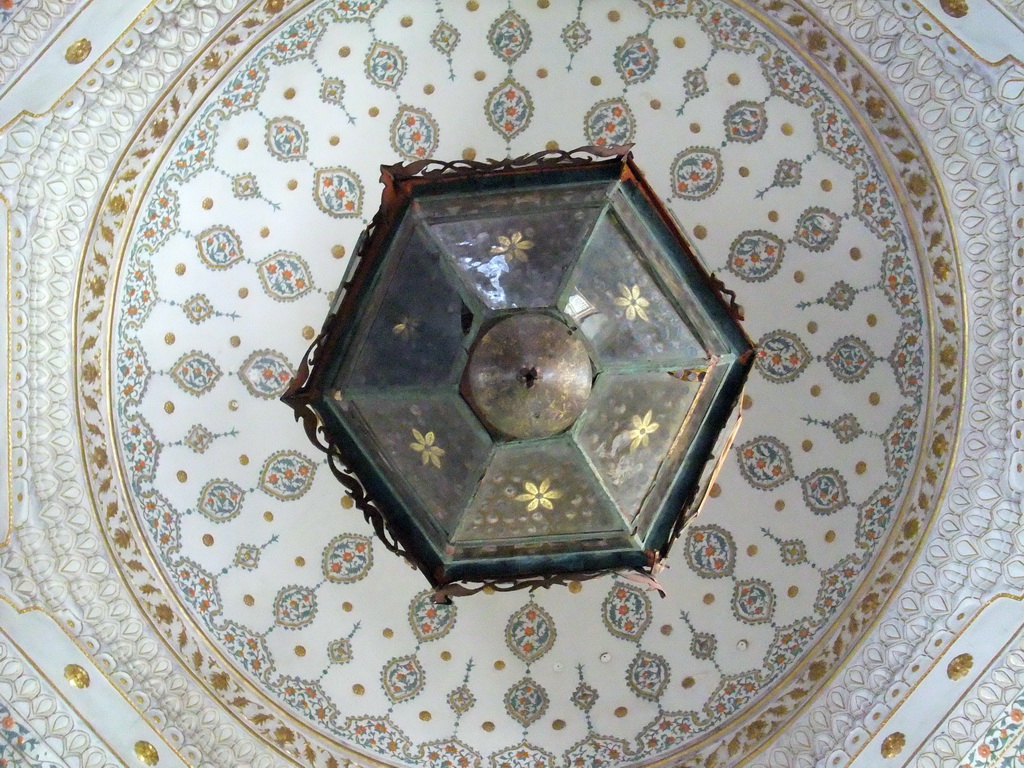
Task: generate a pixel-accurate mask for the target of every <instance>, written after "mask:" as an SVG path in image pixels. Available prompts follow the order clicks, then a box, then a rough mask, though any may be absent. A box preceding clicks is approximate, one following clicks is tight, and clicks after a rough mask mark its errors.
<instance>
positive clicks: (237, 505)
mask: <svg viewBox="0 0 1024 768" xmlns="http://www.w3.org/2000/svg"><path fill="white" fill-rule="evenodd" d="M244 501H245V491H243V490H242V489H241V488H239V487H238V486H237V485H235V484H234V483H232V482H231V481H230V480H211V481H210V482H208V483H207V484H206V485H205V486H203V490H202V491H200V493H199V501H198V502H197V504H196V507H197V508H198V509H199V511H200V512H202V513H203V514H204V515H206V517H208V518H210V520H212V521H213V522H215V523H223V522H226V521H228V520H230V519H232V518H233V517H235V516H236V515H237V514H238V513H239V512H241V511H242V502H244Z"/></svg>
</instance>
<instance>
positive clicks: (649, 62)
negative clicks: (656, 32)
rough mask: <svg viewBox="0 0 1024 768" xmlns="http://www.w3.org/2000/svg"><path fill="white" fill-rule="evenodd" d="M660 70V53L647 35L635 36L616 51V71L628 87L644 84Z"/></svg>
mask: <svg viewBox="0 0 1024 768" xmlns="http://www.w3.org/2000/svg"><path fill="white" fill-rule="evenodd" d="M657 68H658V51H657V49H656V48H655V47H654V41H653V40H651V38H649V37H648V36H647V35H634V36H633V37H630V38H629V39H627V40H626V42H624V43H623V44H622V45H620V46H619V47H618V48H616V49H615V71H616V72H618V73H619V77H621V78H622V81H623V82H624V83H625V84H626V85H635V84H637V83H642V82H643V81H644V80H647V79H648V78H650V77H651V76H652V75H653V74H654V71H655V70H656V69H657Z"/></svg>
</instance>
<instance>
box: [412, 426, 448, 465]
mask: <svg viewBox="0 0 1024 768" xmlns="http://www.w3.org/2000/svg"><path fill="white" fill-rule="evenodd" d="M412 436H413V437H414V438H416V442H414V443H409V447H410V448H412V449H413V450H414V451H416V452H417V453H418V454H419V455H420V459H421V460H422V461H423V464H424V465H427V464H433V465H434V466H435V467H437V468H438V469H440V468H441V457H442V456H444V454H445V451H444V448H441V447H440V446H437V445H434V433H433V432H427V434H425V435H424V434H423V433H422V432H420V431H419V430H418V429H414V430H413V431H412Z"/></svg>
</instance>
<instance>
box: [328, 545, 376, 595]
mask: <svg viewBox="0 0 1024 768" xmlns="http://www.w3.org/2000/svg"><path fill="white" fill-rule="evenodd" d="M323 565H324V578H325V579H327V580H328V581H330V582H333V583H335V584H352V583H354V582H356V581H359V580H360V579H363V578H365V577H366V574H368V573H369V572H370V568H371V566H372V565H373V544H372V542H371V541H370V539H368V538H367V537H366V536H359V535H357V534H354V533H345V534H342V535H341V536H335V537H334V538H333V539H331V543H330V544H328V545H327V546H326V547H325V548H324V557H323Z"/></svg>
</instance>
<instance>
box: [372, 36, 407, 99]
mask: <svg viewBox="0 0 1024 768" xmlns="http://www.w3.org/2000/svg"><path fill="white" fill-rule="evenodd" d="M364 63H365V66H366V79H367V80H369V81H370V82H371V83H373V84H374V85H376V86H378V87H380V88H389V89H391V90H394V89H395V88H397V87H398V84H399V83H400V82H402V78H403V77H405V54H403V53H402V50H401V49H400V48H399V47H398V46H397V45H389V44H388V43H382V42H380V41H379V40H378V41H376V42H374V44H373V45H372V46H370V51H369V53H367V54H366V61H365V62H364Z"/></svg>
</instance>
